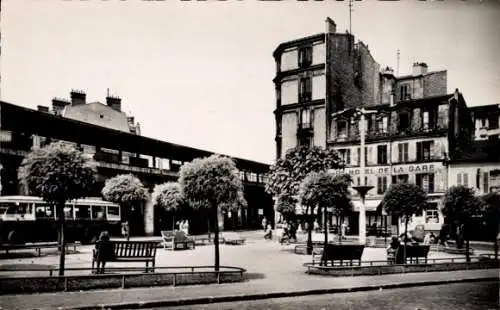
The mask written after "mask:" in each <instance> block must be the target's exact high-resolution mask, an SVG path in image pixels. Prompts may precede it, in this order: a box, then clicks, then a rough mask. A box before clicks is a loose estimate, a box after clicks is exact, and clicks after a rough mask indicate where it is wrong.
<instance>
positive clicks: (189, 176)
mask: <svg viewBox="0 0 500 310" xmlns="http://www.w3.org/2000/svg"><path fill="white" fill-rule="evenodd" d="M179 183H180V184H181V187H182V192H183V193H184V196H185V197H186V199H187V200H188V201H189V203H190V205H191V206H193V207H195V208H207V209H208V211H209V212H210V213H211V218H212V222H213V224H214V225H213V226H214V247H215V271H219V265H220V255H219V224H218V216H219V209H220V208H228V207H235V206H240V205H241V204H242V200H244V198H243V184H242V182H241V180H240V178H239V172H238V169H237V168H236V165H235V163H234V162H233V161H232V160H231V159H230V158H227V157H223V156H219V155H212V156H210V157H206V158H196V159H194V160H193V161H192V162H190V163H186V164H184V165H183V166H182V167H181V169H180V172H179Z"/></svg>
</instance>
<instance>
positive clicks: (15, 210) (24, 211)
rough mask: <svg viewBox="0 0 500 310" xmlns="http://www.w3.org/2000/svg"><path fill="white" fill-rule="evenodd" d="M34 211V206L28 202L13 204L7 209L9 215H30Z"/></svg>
mask: <svg viewBox="0 0 500 310" xmlns="http://www.w3.org/2000/svg"><path fill="white" fill-rule="evenodd" d="M32 212H33V206H32V205H30V204H27V203H20V204H16V205H11V206H10V208H9V209H7V214H9V215H21V216H25V215H30V214H31V213H32Z"/></svg>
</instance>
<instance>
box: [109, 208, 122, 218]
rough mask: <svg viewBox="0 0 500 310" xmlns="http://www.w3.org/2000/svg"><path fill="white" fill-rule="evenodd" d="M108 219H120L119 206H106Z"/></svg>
mask: <svg viewBox="0 0 500 310" xmlns="http://www.w3.org/2000/svg"><path fill="white" fill-rule="evenodd" d="M108 219H109V220H120V207H108Z"/></svg>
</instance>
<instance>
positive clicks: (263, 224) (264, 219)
mask: <svg viewBox="0 0 500 310" xmlns="http://www.w3.org/2000/svg"><path fill="white" fill-rule="evenodd" d="M261 225H262V228H263V229H264V231H266V229H267V219H266V217H265V216H264V218H263V219H262V224H261Z"/></svg>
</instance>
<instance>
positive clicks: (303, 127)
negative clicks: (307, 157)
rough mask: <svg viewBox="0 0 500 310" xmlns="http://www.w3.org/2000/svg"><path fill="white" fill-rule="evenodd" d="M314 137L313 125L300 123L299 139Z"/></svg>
mask: <svg viewBox="0 0 500 310" xmlns="http://www.w3.org/2000/svg"><path fill="white" fill-rule="evenodd" d="M313 135H314V129H313V126H312V124H311V123H299V128H298V129H297V137H299V138H303V137H312V136H313Z"/></svg>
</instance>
